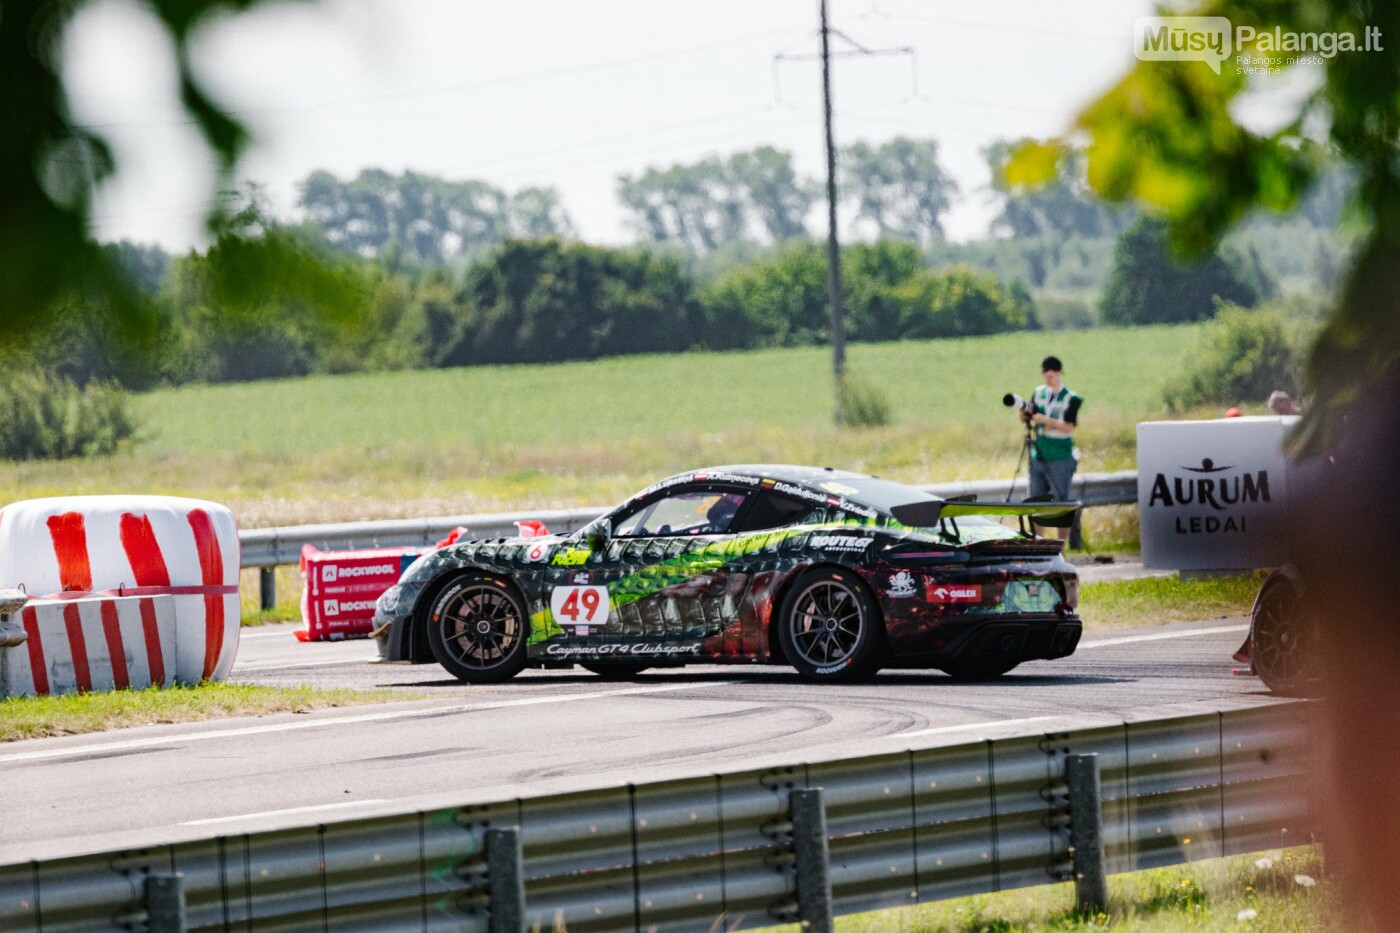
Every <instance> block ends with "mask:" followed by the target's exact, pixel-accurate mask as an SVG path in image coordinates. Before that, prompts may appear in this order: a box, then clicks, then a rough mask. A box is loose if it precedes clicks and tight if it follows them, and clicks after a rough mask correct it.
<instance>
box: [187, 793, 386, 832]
mask: <svg viewBox="0 0 1400 933" xmlns="http://www.w3.org/2000/svg"><path fill="white" fill-rule="evenodd" d="M384 802H385V801H384V800H383V799H382V798H374V799H371V800H347V801H345V802H343V803H322V804H317V805H315V806H311V807H291V808H289V809H286V810H264V811H262V812H261V813H240V814H238V815H237V816H215V817H210V818H209V819H207V820H189V821H187V822H184V823H181V824H180V825H181V826H211V825H213V824H215V823H236V822H238V821H239V820H255V819H257V818H259V817H263V816H290V815H291V814H293V813H316V812H318V811H321V810H339V809H341V808H343V807H367V806H369V805H370V804H375V803H384Z"/></svg>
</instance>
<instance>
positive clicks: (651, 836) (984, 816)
mask: <svg viewBox="0 0 1400 933" xmlns="http://www.w3.org/2000/svg"><path fill="white" fill-rule="evenodd" d="M1312 712H1313V707H1312V706H1310V705H1309V704H1306V703H1296V702H1295V703H1279V704H1272V705H1268V706H1262V707H1255V708H1252V709H1245V710H1234V711H1228V712H1223V713H1210V714H1205V715H1195V716H1188V717H1178V718H1175V719H1163V720H1157V721H1144V722H1125V723H1122V724H1119V725H1113V726H1108V727H1099V728H1091V729H1086V730H1083V731H1077V732H1060V733H1053V734H1039V735H1029V736H1023V737H1016V738H1007V739H996V740H988V741H983V742H978V743H975V744H967V745H959V746H952V747H944V748H932V749H915V750H909V751H902V752H896V753H892V754H886V755H877V756H870V757H863V758H853V759H849V760H842V761H827V762H814V763H808V764H794V765H792V766H791V767H784V768H771V769H764V770H754V771H742V772H738V773H731V774H718V775H710V776H705V777H696V778H690V779H685V780H672V781H664V782H659V783H654V784H639V785H628V786H625V787H616V788H607V789H596V790H583V791H578V792H575V793H569V794H562V795H555V796H548V797H540V798H521V799H515V800H504V801H500V802H497V803H489V804H481V805H471V806H463V807H457V808H451V809H442V810H433V811H427V812H416V813H405V814H403V815H399V816H388V817H379V818H373V819H362V820H356V821H350V822H343V823H331V824H323V825H319V826H312V827H305V828H298V829H284V830H278V831H270V832H261V833H254V834H246V835H236V836H223V837H218V838H214V839H209V840H205V841H200V842H187V843H178V844H174V845H168V846H160V847H156V848H150V849H143V850H140V851H117V852H106V853H101V854H95V855H87V856H80V857H76V858H67V859H61V860H55V861H48V862H31V863H27V864H18V865H8V866H0V929H4V930H6V931H34V933H38V931H40V930H43V931H47V933H57V931H68V930H108V929H111V930H116V929H140V928H143V925H146V924H148V923H149V924H150V925H151V927H152V928H153V929H154V928H158V927H159V925H158V924H156V923H155V920H156V915H155V914H154V912H153V911H154V909H155V903H156V902H155V901H154V899H153V896H152V895H149V894H148V893H147V892H148V891H151V890H152V889H153V888H155V889H157V890H159V886H158V885H156V884H152V883H149V882H148V881H147V879H148V878H153V879H156V880H159V879H163V878H166V877H168V876H169V875H170V874H173V873H178V874H179V875H180V876H182V884H183V893H184V895H185V898H186V903H185V905H184V907H185V910H184V915H183V916H184V921H185V922H186V923H187V924H188V928H189V929H233V928H239V929H243V928H257V929H278V930H337V931H339V930H367V931H368V930H376V931H379V930H389V931H393V930H439V929H453V930H468V931H475V930H480V931H483V933H486V931H491V933H495V931H497V930H501V929H506V928H509V929H519V930H525V929H559V928H560V927H561V925H562V927H563V928H566V929H568V930H569V931H570V933H589V931H622V930H628V931H639V930H652V929H655V930H657V931H662V933H681V931H692V930H693V931H709V930H712V929H738V928H741V927H755V926H764V925H769V924H772V923H774V922H778V921H790V920H795V919H802V920H804V921H808V922H811V923H813V924H814V927H813V928H814V929H822V928H823V926H824V924H823V923H821V922H820V921H821V918H820V917H818V916H814V915H813V914H812V912H813V911H818V910H825V911H826V912H828V913H835V914H848V913H856V912H861V911H868V910H877V909H883V908H889V907H900V906H908V905H912V904H918V903H925V902H929V901H936V900H942V899H946V898H952V897H960V896H964V895H970V894H978V893H989V892H994V891H999V890H1005V889H1010V888H1018V887H1028V886H1034V885H1041V884H1047V883H1051V882H1055V881H1063V880H1067V879H1069V878H1070V877H1071V858H1072V856H1071V850H1070V845H1071V838H1072V836H1073V835H1074V834H1075V831H1076V829H1078V830H1079V834H1078V835H1079V839H1080V840H1082V838H1083V830H1084V828H1085V827H1086V826H1087V825H1088V823H1089V822H1091V821H1090V820H1089V819H1088V815H1087V814H1086V812H1085V809H1084V807H1085V804H1084V802H1083V801H1082V800H1081V801H1079V807H1080V810H1079V814H1080V815H1079V816H1078V817H1076V810H1075V805H1076V801H1075V800H1072V799H1071V797H1070V793H1069V784H1067V783H1066V771H1067V768H1066V761H1067V759H1068V758H1069V757H1070V756H1075V757H1076V758H1078V756H1080V755H1083V754H1096V755H1097V761H1098V771H1099V774H1100V782H1099V788H1100V793H1101V812H1100V811H1097V809H1096V813H1097V815H1099V816H1100V817H1101V826H1102V836H1101V840H1100V841H1101V842H1102V845H1103V851H1104V862H1103V867H1104V869H1105V870H1106V871H1107V872H1109V873H1116V872H1125V871H1134V870H1138V869H1143V868H1150V867H1159V866H1165V865H1172V864H1177V863H1181V862H1185V861H1195V860H1199V859H1205V858H1214V857H1217V856H1223V855H1232V854H1242V853H1248V852H1257V851H1260V850H1263V849H1269V848H1275V847H1279V846H1287V845H1297V844H1303V843H1308V842H1310V841H1312V840H1313V836H1314V833H1315V830H1316V817H1315V813H1316V810H1317V808H1316V806H1315V801H1314V800H1313V799H1311V797H1310V796H1309V791H1308V790H1307V788H1308V786H1309V784H1308V782H1307V781H1306V780H1303V778H1305V777H1306V776H1307V775H1308V774H1309V772H1310V770H1311V769H1312V765H1313V756H1314V754H1315V748H1316V747H1317V743H1316V742H1314V741H1311V740H1310V738H1309V730H1308V729H1307V721H1308V719H1309V718H1310V717H1311V715H1312ZM1080 786H1083V785H1082V784H1081V785H1080ZM813 789H820V790H821V794H820V803H819V804H818V809H817V811H816V814H817V815H820V816H824V819H825V831H824V832H822V833H820V835H819V836H818V835H816V834H815V833H814V831H813V827H814V826H817V828H820V827H819V826H818V824H816V823H814V822H813V813H812V807H811V806H810V805H811V803H812V801H811V800H810V799H808V800H806V801H797V800H795V799H794V798H795V797H796V796H797V795H796V794H795V792H797V791H804V790H813ZM799 803H805V804H807V806H806V807H805V808H804V807H802V806H799V805H798V804H799ZM821 803H824V806H821ZM804 809H805V811H806V815H805V816H804V813H803V811H804ZM503 830H506V831H507V832H505V833H503V832H502V831H503ZM510 830H514V832H509V831H510ZM493 835H494V838H493ZM516 840H518V842H517V841H516ZM507 841H508V842H509V843H510V844H511V845H512V846H516V845H518V847H519V852H520V853H522V854H523V862H521V861H520V859H519V856H518V855H517V856H516V857H515V858H514V859H512V858H511V857H510V855H511V852H510V851H509V850H508V849H507V848H506V847H505V846H503V845H501V843H502V842H507ZM823 841H824V842H825V846H823V845H822V844H821V843H822V842H823ZM1081 844H1082V842H1081ZM814 852H816V853H818V854H817V855H815V856H814V854H813V853H814ZM814 857H815V858H823V857H824V859H825V861H824V863H823V864H820V865H818V864H815V863H813V862H812V859H813V858H814ZM491 866H496V868H495V869H494V870H495V871H496V872H497V874H496V875H495V876H493V875H492V870H493V869H492V867H491ZM520 866H523V867H520ZM1076 867H1077V868H1079V870H1081V871H1082V870H1083V869H1082V866H1076ZM819 869H825V877H824V878H822V875H821V872H820V871H819ZM512 871H518V872H519V874H520V877H521V881H522V882H523V884H521V885H520V886H518V887H517V888H516V889H515V894H514V895H513V896H512V895H511V894H509V892H504V893H503V888H505V887H508V885H506V884H505V880H506V879H505V877H504V876H503V875H502V874H501V872H505V875H509V874H510V873H511V872H512ZM813 878H817V879H818V880H819V882H820V883H821V885H822V886H823V887H829V890H830V897H829V900H827V901H826V902H825V906H823V905H822V903H821V897H820V895H821V894H822V892H821V891H818V890H816V887H814V886H813V883H812V879H813ZM803 879H806V880H803ZM803 885H807V887H806V889H805V890H804V889H803ZM522 889H523V905H524V906H523V922H514V921H513V922H511V923H503V919H504V918H505V917H508V916H512V915H514V916H517V917H518V916H520V915H519V913H518V911H520V910H521V909H522V908H521V907H520V903H519V897H520V894H521V891H522ZM493 897H494V898H496V900H495V901H494V902H493V900H492V898H493ZM162 903H163V902H162ZM799 905H803V908H804V909H805V910H807V911H808V913H807V914H804V915H802V916H799ZM814 905H815V906H814ZM164 915H166V916H168V911H167V912H166V913H165V914H164ZM827 920H828V921H829V917H828V918H827ZM166 928H169V927H166Z"/></svg>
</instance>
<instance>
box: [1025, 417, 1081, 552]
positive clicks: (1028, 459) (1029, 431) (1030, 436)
mask: <svg viewBox="0 0 1400 933" xmlns="http://www.w3.org/2000/svg"><path fill="white" fill-rule="evenodd" d="M1034 450H1035V426H1034V425H1033V424H1031V423H1030V422H1029V421H1027V422H1026V435H1025V437H1024V438H1022V440H1021V453H1020V454H1019V455H1018V456H1017V457H1016V470H1015V472H1013V473H1012V474H1011V486H1010V487H1008V488H1007V490H1006V501H1007V502H1010V501H1011V496H1012V494H1013V493H1014V492H1015V491H1016V480H1017V479H1019V478H1020V476H1021V464H1022V463H1024V464H1026V492H1027V493H1029V492H1030V478H1031V473H1032V472H1033V471H1034V470H1037V469H1039V470H1040V471H1041V472H1040V478H1041V479H1043V480H1045V485H1046V486H1047V487H1049V488H1050V490H1051V495H1050V496H1048V497H1044V498H1050V499H1053V500H1055V501H1059V502H1063V501H1066V500H1068V499H1069V493H1070V490H1068V489H1065V490H1061V489H1060V488H1058V486H1057V485H1056V484H1055V477H1054V476H1053V475H1052V474H1051V473H1050V470H1049V468H1047V467H1046V466H1045V461H1044V460H1041V459H1040V458H1038V457H1036V456H1035V455H1034V453H1033V451H1034ZM1026 501H1030V499H1029V496H1028V497H1027V500H1026ZM1031 523H1032V525H1034V523H1035V520H1034V519H1032V520H1031ZM1066 544H1067V545H1069V546H1070V547H1074V548H1082V547H1084V538H1083V536H1082V535H1081V533H1080V531H1079V514H1078V513H1075V516H1074V520H1073V523H1072V524H1071V525H1070V529H1069V539H1068V541H1066ZM1095 560H1098V558H1097V557H1095Z"/></svg>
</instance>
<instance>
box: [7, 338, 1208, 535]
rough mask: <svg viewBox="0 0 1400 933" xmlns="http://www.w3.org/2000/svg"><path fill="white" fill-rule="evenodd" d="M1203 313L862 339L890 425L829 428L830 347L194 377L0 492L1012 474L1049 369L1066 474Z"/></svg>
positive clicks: (501, 493)
mask: <svg viewBox="0 0 1400 933" xmlns="http://www.w3.org/2000/svg"><path fill="white" fill-rule="evenodd" d="M1198 334H1199V327H1198V326H1195V325H1192V326H1174V327H1143V328H1130V329H1117V328H1105V329H1098V330H1089V331H1072V332H1055V333H1017V334H1005V335H998V336H994V337H982V338H966V339H960V340H941V341H920V342H903V343H890V344H858V345H855V346H852V347H851V348H850V356H849V358H850V364H851V367H852V368H853V370H855V371H856V372H857V373H859V374H860V375H861V376H862V377H863V378H864V379H865V380H866V381H868V382H870V383H873V384H874V385H876V386H877V387H879V388H880V389H881V390H882V391H884V392H885V393H886V394H887V395H888V397H889V399H890V401H891V403H892V406H893V410H894V422H893V423H892V424H891V425H889V426H886V427H880V428H861V429H844V430H838V429H836V428H834V427H832V426H831V423H830V422H831V414H830V413H831V406H832V395H833V391H832V379H831V372H830V368H831V365H830V354H829V351H828V350H826V349H824V348H801V349H790V350H765V351H753V352H738V353H689V354H679V355H670V356H643V357H624V358H613V359H607V360H599V361H595V362H589V363H567V364H558V365H545V366H508V367H474V368H466V369H452V370H430V371H413V372H397V373H373V374H355V375H345V376H320V377H311V378H306V379H298V380H281V381H269V382H258V383H247V384H240V385H221V386H193V387H185V388H180V389H171V390H163V391H158V392H153V393H149V394H146V395H142V396H139V397H138V398H137V399H136V408H137V412H138V414H139V416H140V418H141V421H142V424H143V428H142V436H143V440H142V442H141V443H140V444H137V445H135V446H134V447H133V448H132V449H131V450H129V451H127V452H125V453H122V454H119V455H117V456H114V457H108V458H101V459H96V460H87V461H66V462H61V463H37V462H31V463H19V464H4V465H0V495H3V496H4V499H5V500H6V501H13V500H15V499H22V498H32V497H36V496H41V495H64V494H79V493H109V492H125V493H165V494H178V495H193V496H198V497H202V498H209V499H213V500H216V501H220V502H223V503H225V504H226V505H228V506H230V507H231V508H232V509H233V510H234V512H235V514H236V515H237V516H238V518H239V521H240V523H241V524H242V525H243V526H244V527H259V526H266V525H277V524H289V523H294V522H311V521H350V520H357V519H368V518H384V517H407V516H421V515H434V514H438V515H440V514H452V513H461V512H474V511H495V510H507V509H513V508H547V507H565V506H573V505H592V504H603V503H607V502H611V501H614V500H617V499H620V498H621V497H623V496H625V495H627V494H629V493H631V492H633V491H635V489H636V488H638V487H639V486H640V485H643V484H645V483H646V482H649V481H650V480H651V479H653V478H655V477H657V476H659V475H664V474H666V473H670V472H675V471H678V470H681V469H686V468H689V467H694V466H699V465H703V464H710V463H721V462H763V461H767V462H796V463H821V464H830V465H832V466H838V467H846V468H850V469H856V470H862V471H868V472H876V473H880V474H882V475H886V476H890V477H892V478H895V479H902V480H907V481H912V482H937V481H941V480H950V479H980V478H991V477H1000V476H1005V477H1007V478H1009V477H1010V475H1011V473H1012V470H1013V469H1014V467H1015V464H1016V459H1017V454H1018V453H1019V450H1020V437H1021V435H1020V428H1019V425H1018V422H1017V421H1016V420H1015V418H1014V416H1013V415H1012V414H1011V413H1010V412H1009V411H1008V410H1007V409H1005V408H1004V407H1002V405H1001V396H1002V394H1003V393H1005V392H1007V391H1016V392H1019V393H1022V394H1025V393H1026V392H1028V391H1029V390H1030V389H1031V388H1032V387H1033V386H1034V385H1035V384H1036V382H1037V381H1038V369H1039V362H1040V359H1041V358H1042V357H1043V356H1044V355H1046V354H1047V353H1055V354H1057V355H1059V356H1060V357H1061V358H1062V359H1064V361H1065V365H1066V367H1067V369H1066V373H1065V375H1066V381H1067V382H1068V383H1069V384H1070V385H1071V386H1073V387H1074V388H1075V389H1076V390H1078V391H1079V392H1080V393H1081V394H1083V395H1084V396H1085V397H1086V399H1087V401H1086V405H1085V410H1084V416H1083V419H1082V424H1083V427H1082V430H1081V431H1080V436H1079V440H1080V446H1081V447H1082V448H1083V450H1084V460H1083V462H1082V465H1081V469H1082V470H1086V471H1100V470H1116V469H1130V468H1132V467H1133V466H1134V453H1133V452H1134V447H1135V433H1134V425H1135V423H1136V422H1137V421H1139V420H1142V419H1143V418H1145V417H1161V414H1162V407H1161V398H1162V390H1163V388H1164V386H1165V385H1166V384H1167V382H1168V380H1169V379H1170V378H1171V377H1172V375H1173V373H1174V371H1175V369H1176V368H1177V367H1179V366H1180V365H1181V361H1182V359H1183V357H1185V356H1186V355H1187V354H1188V353H1189V351H1190V349H1191V347H1192V346H1194V344H1195V342H1196V340H1197V339H1198Z"/></svg>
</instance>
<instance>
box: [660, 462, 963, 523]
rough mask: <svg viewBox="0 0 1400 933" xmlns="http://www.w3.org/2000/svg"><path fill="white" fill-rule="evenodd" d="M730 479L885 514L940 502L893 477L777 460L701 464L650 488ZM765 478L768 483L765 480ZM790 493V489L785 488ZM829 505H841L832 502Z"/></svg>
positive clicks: (743, 483)
mask: <svg viewBox="0 0 1400 933" xmlns="http://www.w3.org/2000/svg"><path fill="white" fill-rule="evenodd" d="M706 481H710V482H734V483H739V484H742V485H754V486H759V487H760V488H775V489H776V490H777V491H778V492H783V491H784V490H783V488H782V486H784V485H786V486H792V487H796V488H797V490H800V491H801V492H802V493H806V494H807V497H814V496H815V497H822V498H825V499H828V500H829V499H832V498H836V499H838V500H843V502H844V504H846V505H849V504H856V505H858V506H864V507H865V508H867V509H874V510H876V511H879V512H884V513H886V514H888V513H889V511H890V509H892V508H894V507H896V506H901V505H908V504H910V503H915V502H942V501H943V500H942V499H939V498H938V497H937V496H934V495H931V494H929V493H927V492H924V491H923V490H921V489H916V488H915V487H913V486H906V485H904V484H903V483H896V482H894V481H893V480H887V479H881V478H879V477H877V476H868V475H866V474H864V473H853V472H851V471H849V470H838V469H834V468H832V467H820V466H797V465H793V464H781V463H741V464H728V465H725V466H714V467H702V468H700V469H697V470H688V471H686V472H684V473H677V474H675V475H674V476H670V477H667V478H666V479H664V480H662V481H661V482H659V483H656V484H655V485H653V486H652V487H649V488H650V489H660V488H662V487H666V486H674V485H677V484H680V483H686V482H706ZM765 481H768V482H765ZM787 491H788V492H793V491H794V490H787ZM833 504H843V503H842V502H834V503H833Z"/></svg>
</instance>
